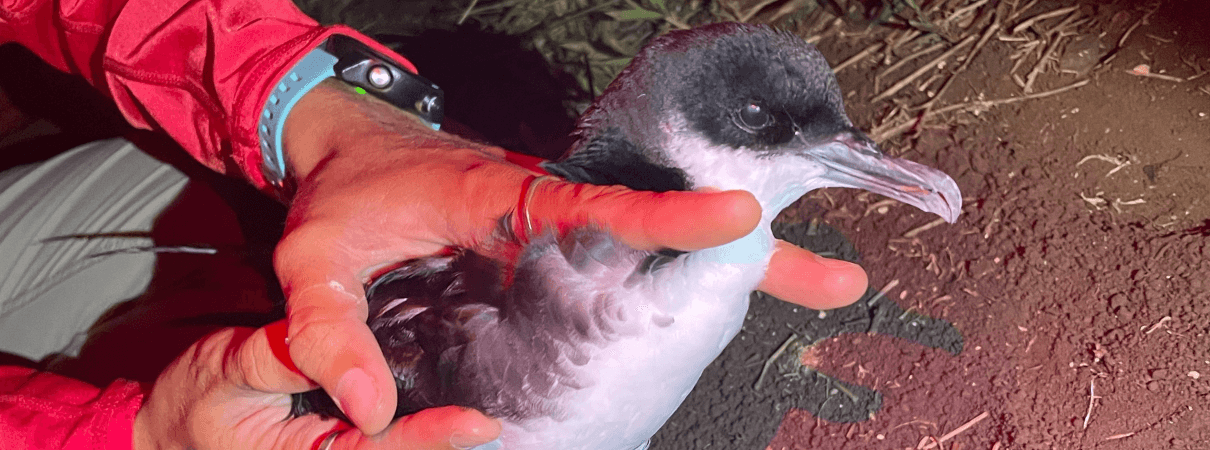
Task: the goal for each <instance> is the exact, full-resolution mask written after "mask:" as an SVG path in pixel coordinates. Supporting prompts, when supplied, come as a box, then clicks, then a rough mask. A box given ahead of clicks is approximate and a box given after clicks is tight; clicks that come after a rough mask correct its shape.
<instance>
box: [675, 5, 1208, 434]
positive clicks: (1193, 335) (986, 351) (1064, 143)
mask: <svg viewBox="0 0 1210 450" xmlns="http://www.w3.org/2000/svg"><path fill="white" fill-rule="evenodd" d="M1083 8H1084V9H1083V10H1082V11H1084V12H1085V13H1086V14H1087V15H1089V16H1091V17H1094V18H1096V19H1097V21H1096V23H1097V24H1098V26H1097V27H1095V28H1092V29H1085V30H1081V31H1082V32H1083V33H1084V34H1085V35H1086V36H1093V37H1094V38H1096V37H1098V36H1099V39H1100V40H1101V41H1102V42H1106V43H1109V44H1110V45H1112V44H1115V43H1116V42H1118V40H1119V39H1120V37H1121V36H1122V35H1123V34H1124V33H1126V30H1128V29H1129V28H1130V27H1131V26H1132V25H1133V24H1135V23H1136V22H1138V23H1139V26H1138V27H1137V28H1136V29H1134V30H1133V32H1132V34H1131V36H1130V37H1129V39H1128V40H1127V41H1126V42H1125V45H1124V46H1123V47H1122V48H1121V49H1120V50H1118V51H1117V52H1116V56H1115V57H1114V58H1113V59H1112V60H1110V61H1109V63H1108V64H1106V65H1105V66H1103V67H1100V68H1098V69H1094V70H1093V71H1092V72H1091V74H1089V75H1087V77H1088V78H1089V79H1090V80H1091V82H1090V83H1088V84H1087V85H1084V86H1082V87H1080V88H1078V89H1075V90H1072V91H1068V92H1064V93H1061V94H1057V95H1052V96H1047V97H1043V98H1038V99H1031V100H1026V101H1022V102H1019V103H1014V104H1009V105H1003V106H997V107H993V108H990V109H989V110H985V111H982V112H981V113H980V114H978V115H975V114H971V113H959V114H949V115H946V116H945V118H944V119H943V120H938V121H936V122H935V123H931V124H927V123H926V125H925V126H923V127H919V128H917V129H916V130H914V131H913V132H912V133H909V136H905V137H902V138H900V139H895V140H892V141H891V142H890V143H889V145H885V148H886V149H887V151H888V152H889V153H892V154H896V155H899V156H902V157H906V158H909V159H913V160H916V161H919V162H923V163H926V164H930V165H933V166H935V167H938V168H940V169H942V170H944V171H946V172H947V173H949V174H951V176H953V177H954V178H955V179H956V180H957V182H958V184H959V186H960V187H961V189H962V191H963V195H964V198H965V207H964V209H963V212H964V214H963V216H962V217H961V218H960V219H959V221H958V223H957V224H955V225H945V224H940V225H938V226H935V227H931V228H928V227H927V225H932V222H933V221H934V219H935V218H934V217H931V216H928V215H926V214H924V213H921V212H919V211H917V210H915V209H912V208H910V207H907V206H903V205H899V204H886V203H882V202H881V200H882V199H881V198H878V197H876V196H872V195H868V194H864V193H857V192H851V191H825V192H818V193H815V194H813V195H811V196H810V198H808V199H806V200H804V201H802V202H800V203H799V204H798V205H797V206H796V209H795V210H792V211H788V212H787V213H786V214H785V217H784V218H783V219H785V220H786V221H787V222H796V221H798V222H801V221H806V220H810V219H811V218H818V219H821V222H822V223H823V224H826V225H830V226H832V227H835V228H836V229H838V230H840V231H841V232H842V233H843V234H844V235H845V236H847V237H848V238H849V240H851V241H852V242H853V244H854V247H855V248H856V250H857V252H858V253H860V254H861V256H860V261H861V263H862V264H863V265H864V266H865V267H866V268H867V270H868V271H869V273H870V282H871V288H872V289H873V290H880V289H883V288H884V287H889V289H887V290H886V291H885V296H886V297H887V298H890V299H892V300H894V301H895V302H896V303H897V304H898V305H899V307H900V308H902V309H904V310H905V311H907V312H905V314H908V315H912V316H914V315H922V316H924V317H927V318H937V319H941V321H943V322H948V324H952V327H953V328H954V329H956V330H957V331H958V332H959V333H960V334H961V336H962V338H963V342H962V344H961V351H960V352H959V353H957V354H952V353H949V352H947V351H944V349H943V348H931V347H930V346H928V345H920V344H921V342H920V341H919V340H917V341H916V342H913V341H912V340H911V339H895V338H890V337H887V336H886V335H887V334H890V333H886V332H882V331H877V330H876V331H877V332H870V333H845V334H839V335H837V336H834V337H830V338H827V339H823V340H819V341H816V342H815V343H814V345H809V346H803V347H802V350H801V354H802V355H803V356H802V357H801V358H800V360H801V361H805V362H806V363H807V364H808V365H807V366H806V367H807V368H808V369H805V370H800V371H799V372H798V373H799V374H802V373H818V374H820V375H823V374H826V378H828V379H829V380H828V381H831V382H840V383H841V384H836V385H838V386H839V385H842V384H843V383H846V382H847V383H851V384H853V385H858V386H867V387H869V388H872V389H873V390H876V391H878V392H879V393H880V394H881V396H880V405H870V404H869V403H868V402H867V403H865V404H864V406H865V407H866V408H867V409H868V410H869V412H870V413H871V415H870V416H869V418H868V419H867V420H861V421H842V422H840V423H838V422H837V421H829V420H824V419H821V418H820V415H818V414H815V413H813V412H811V411H810V410H809V409H810V408H803V407H801V405H800V406H799V407H790V408H787V411H788V413H787V414H785V416H784V419H783V420H782V421H781V425H780V428H779V429H778V430H777V432H776V435H775V436H774V437H773V438H772V442H771V444H769V445H768V448H770V449H774V450H782V449H808V448H810V449H827V450H832V449H920V448H924V449H927V448H944V449H990V450H996V449H1121V450H1136V449H1137V450H1141V449H1159V448H1164V449H1207V448H1210V341H1208V336H1207V334H1208V333H1210V298H1208V294H1210V282H1208V281H1207V278H1208V276H1210V263H1207V262H1206V257H1207V256H1210V246H1208V245H1207V238H1206V237H1207V236H1208V235H1210V197H1208V192H1210V177H1207V175H1206V173H1207V170H1210V77H1198V78H1194V79H1192V80H1189V79H1187V78H1191V77H1194V76H1196V75H1198V74H1200V73H1204V72H1205V71H1206V70H1210V34H1208V33H1207V32H1206V28H1205V26H1206V25H1205V24H1206V23H1210V8H1206V6H1205V5H1204V4H1203V3H1201V2H1164V3H1160V4H1158V6H1157V5H1155V4H1152V5H1146V4H1137V3H1130V2H1118V3H1113V4H1101V5H1084V6H1083ZM1151 11H1154V13H1152V15H1150V16H1149V17H1147V19H1146V20H1145V21H1141V20H1142V19H1143V16H1144V15H1146V14H1148V13H1149V12H1151ZM1102 33H1103V34H1102ZM1079 38H1080V36H1075V37H1073V38H1072V39H1073V41H1078V39H1079ZM868 42H870V41H869V40H865V41H863V40H861V38H853V39H851V40H847V41H846V39H844V38H841V39H836V40H833V41H830V42H822V43H821V44H820V47H821V49H822V50H824V51H825V53H826V54H827V55H828V56H829V58H830V60H831V61H833V62H834V63H835V62H838V61H842V60H844V59H846V58H848V57H849V56H850V55H853V54H855V53H857V51H858V50H860V49H861V48H863V47H865V45H866V43H868ZM1009 48H1010V47H1009V46H1007V45H996V44H995V41H994V40H993V44H989V45H988V46H987V47H985V49H984V50H983V52H981V53H980V54H979V55H978V56H977V58H976V59H975V60H974V61H973V62H972V64H971V66H970V67H969V68H968V69H967V71H966V73H965V74H963V75H962V76H961V79H959V80H957V82H956V83H955V85H954V87H953V88H951V89H950V90H949V91H948V92H947V95H949V97H948V98H943V99H942V101H941V102H940V104H942V105H944V104H952V103H961V102H964V101H970V100H975V99H978V100H993V99H1001V98H1008V97H1011V96H1020V95H1022V94H1021V88H1020V87H1019V86H1018V85H1017V84H1016V83H1014V82H1013V80H1012V79H1011V78H1010V77H1009V76H1008V73H1007V72H1008V70H1009V69H1010V68H1011V65H1012V61H1011V60H1010V58H1009V57H1010V54H1009ZM1139 64H1149V65H1150V67H1151V70H1152V72H1153V73H1161V72H1160V71H1163V72H1162V73H1163V74H1166V75H1168V76H1170V77H1175V79H1176V80H1180V82H1176V81H1173V80H1168V79H1161V78H1154V77H1141V76H1137V75H1134V74H1131V73H1128V70H1130V69H1132V68H1134V67H1135V66H1137V65H1139ZM880 70H881V66H877V65H876V63H874V62H870V63H868V64H858V65H857V66H855V67H852V68H848V69H846V70H843V71H841V72H840V74H839V76H840V78H841V85H842V86H843V87H844V89H845V90H846V91H847V92H848V97H849V98H850V100H849V109H850V113H851V115H853V117H854V120H855V122H857V123H858V125H859V126H861V127H863V128H865V129H870V128H873V127H874V126H875V125H877V124H878V121H879V120H880V117H883V116H884V115H885V114H886V113H887V111H886V107H885V106H883V105H877V104H861V103H858V102H854V101H853V100H852V99H865V98H870V97H871V96H872V95H873V94H874V93H875V91H874V90H873V89H874V81H873V80H872V75H873V74H875V73H877V72H879V71H880ZM1078 79H1079V78H1077V76H1076V75H1072V74H1058V73H1049V74H1046V75H1043V76H1041V77H1039V79H1038V82H1039V83H1040V86H1041V89H1039V90H1038V91H1043V90H1046V89H1053V88H1057V87H1060V86H1064V85H1067V84H1070V83H1072V82H1074V81H1077V80H1078ZM884 85H885V84H884ZM922 227H925V228H924V229H923V230H921V228H922ZM767 305H770V303H762V302H755V303H754V304H753V312H752V313H751V314H750V315H751V316H759V315H760V314H762V311H760V310H761V309H763V308H767V307H768V306H767ZM909 313H910V314H909ZM903 318H904V317H903V316H899V319H901V320H902V319H903ZM812 320H814V319H812ZM762 326H763V325H754V326H753V327H752V328H757V329H762V330H763V329H765V328H761V327H762ZM794 326H797V325H789V324H783V325H782V326H781V329H782V330H783V331H785V332H786V333H788V331H786V330H787V328H793V327H794ZM774 328H776V327H774ZM751 332H752V330H750V329H746V330H745V333H751ZM786 333H783V335H784V334H786ZM783 339H784V338H783ZM770 342H771V343H772V346H769V345H765V347H764V348H763V349H749V350H748V351H754V350H755V351H759V352H762V353H759V354H752V353H749V354H733V353H732V352H730V351H729V352H728V355H725V357H728V358H733V359H734V360H736V361H748V365H749V366H752V365H755V366H757V369H759V368H760V367H759V366H760V365H761V364H763V363H764V362H765V361H766V359H767V358H769V355H771V354H773V353H774V352H775V351H776V349H777V345H779V344H782V340H780V339H773V340H770ZM753 361H755V362H753ZM811 368H813V369H815V371H812V370H810V369H811ZM783 376H784V374H783ZM755 379H756V378H755V377H748V378H747V379H746V382H745V383H744V384H743V385H738V386H734V387H733V388H734V389H740V390H742V389H746V388H747V387H748V386H751V383H752V382H754V381H755ZM835 391H836V389H832V391H831V392H833V395H836V394H834V393H835ZM848 391H853V390H852V389H848ZM858 394H859V393H858ZM857 396H858V397H860V395H857ZM849 397H853V395H849ZM817 401H821V402H823V401H827V400H826V395H825V398H824V400H817ZM673 426H674V427H675V426H676V425H673ZM734 436H735V434H733V436H732V437H733V438H734ZM671 441H682V442H683V441H685V439H665V447H664V448H704V446H702V445H700V443H699V444H695V445H693V446H690V445H684V444H683V443H682V444H681V445H675V444H672V442H671ZM766 442H768V441H766ZM718 444H719V445H714V446H711V447H710V448H749V447H728V446H726V445H725V444H722V443H721V442H718ZM657 447H658V446H657Z"/></svg>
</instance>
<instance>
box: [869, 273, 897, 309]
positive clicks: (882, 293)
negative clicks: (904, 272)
mask: <svg viewBox="0 0 1210 450" xmlns="http://www.w3.org/2000/svg"><path fill="white" fill-rule="evenodd" d="M898 285H899V279H898V278H896V279H894V280H891V282H890V283H887V284H886V286H883V287H882V290H880V291H878V293H877V294H874V296H873V297H870V301H868V302H866V305H873V304H874V302H876V301H878V300H879V299H881V298H883V297H886V293H887V292H890V291H891V289H895V286H898Z"/></svg>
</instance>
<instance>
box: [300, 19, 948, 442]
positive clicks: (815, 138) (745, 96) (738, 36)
mask: <svg viewBox="0 0 1210 450" xmlns="http://www.w3.org/2000/svg"><path fill="white" fill-rule="evenodd" d="M575 133H576V136H577V137H578V142H577V143H576V144H575V145H574V146H573V148H572V150H571V151H570V152H569V153H568V155H567V156H565V157H564V158H563V159H562V160H560V161H558V162H553V163H546V164H544V165H543V167H544V168H545V169H546V170H547V171H549V172H550V173H552V174H555V175H559V176H562V177H564V178H567V179H569V180H572V181H577V182H584V183H594V184H620V185H626V186H629V187H631V188H634V189H643V190H652V191H669V190H691V189H697V188H702V187H713V188H718V189H725V190H726V189H743V190H746V191H749V192H751V193H752V194H754V195H755V196H756V198H757V199H758V200H759V202H760V204H761V207H762V208H763V216H762V220H761V223H760V225H759V226H758V227H757V228H756V230H755V231H753V232H752V233H751V234H749V235H748V236H746V237H744V238H741V239H739V240H738V241H735V242H732V243H730V244H727V245H724V246H721V247H716V248H710V249H705V250H700V251H695V252H690V253H675V252H647V251H639V250H635V249H631V248H628V247H626V246H625V245H623V244H621V243H620V242H618V241H616V240H614V239H613V238H612V237H611V236H610V235H608V234H607V233H604V232H601V231H598V230H594V229H587V228H585V229H577V230H572V231H571V232H569V233H566V234H565V235H563V236H552V235H547V236H544V237H540V238H538V239H536V240H534V241H533V242H531V243H529V244H526V246H525V248H524V250H523V251H522V252H521V253H520V257H519V259H518V260H517V261H515V262H514V264H503V263H502V262H500V261H493V260H491V259H489V258H487V257H485V256H482V255H478V254H475V253H472V252H466V251H463V252H460V253H457V254H454V255H449V256H436V257H428V258H421V259H417V260H412V261H408V262H406V263H405V264H403V265H402V267H401V268H400V269H398V270H395V271H393V272H390V273H389V274H387V275H384V276H382V277H380V278H379V279H377V280H375V281H374V282H373V283H372V284H371V286H369V287H368V288H367V298H368V300H369V310H370V319H369V325H370V328H371V329H372V330H373V331H374V334H375V336H377V338H378V342H379V344H381V346H382V349H383V352H384V354H385V355H386V358H387V361H388V363H389V365H390V366H391V369H392V370H393V371H394V374H395V377H396V379H397V380H396V381H397V386H398V389H399V408H398V411H397V413H396V414H397V415H398V416H401V415H405V414H410V413H413V412H416V411H419V410H421V409H424V408H430V407H437V406H444V405H462V406H468V407H472V408H477V409H479V410H481V411H484V412H485V413H487V414H488V415H491V416H494V417H497V418H499V419H500V420H501V421H502V422H503V426H504V430H503V434H502V435H501V438H500V439H499V440H497V441H495V442H493V443H491V444H487V445H484V446H480V447H479V448H478V449H480V450H487V449H493V450H494V449H505V450H551V449H561V450H575V449H584V450H636V449H643V448H646V446H647V442H648V439H650V437H651V436H652V435H654V434H655V432H656V430H658V429H659V428H660V427H661V426H662V425H663V424H664V422H665V421H667V419H668V417H669V416H671V415H672V413H673V411H675V410H676V408H677V406H678V405H680V403H681V401H682V400H684V399H685V397H686V396H687V395H688V394H689V391H690V390H691V389H692V388H693V385H694V383H695V382H696V381H697V379H698V377H699V376H700V375H701V373H702V370H703V369H705V367H706V366H707V365H709V364H710V362H711V361H712V360H713V359H714V358H715V357H716V356H718V355H719V353H720V352H721V351H722V350H723V347H725V346H726V345H727V343H728V342H729V341H730V340H731V338H732V337H734V336H735V334H736V333H737V332H738V331H739V329H740V326H741V325H742V323H743V320H744V315H745V313H746V312H747V308H748V298H749V294H750V293H751V292H752V291H753V290H754V289H755V288H756V287H757V285H758V283H759V282H760V281H761V279H762V278H763V277H764V273H765V269H766V267H767V265H768V262H769V259H770V255H771V254H772V252H773V247H774V239H773V236H772V232H771V231H770V228H769V225H770V223H771V222H772V221H773V218H774V217H776V216H777V214H778V212H780V211H781V210H782V209H783V208H785V207H787V206H789V205H790V204H791V203H792V202H794V201H795V200H797V199H798V198H800V197H801V196H803V195H804V194H806V193H807V192H808V191H811V190H813V189H816V188H821V187H829V186H838V187H852V188H861V189H866V190H869V191H872V192H876V193H879V194H882V195H885V196H887V197H890V198H894V199H897V200H900V201H902V202H905V203H908V204H911V205H915V206H917V207H919V208H920V209H922V210H925V211H928V212H933V213H936V214H938V215H940V216H941V217H943V218H945V219H946V220H948V221H950V222H953V221H954V220H956V219H957V217H958V214H959V212H960V208H961V205H962V199H961V194H960V193H959V191H958V187H957V185H956V184H955V183H954V181H953V180H952V179H950V177H948V176H946V175H945V174H943V173H941V172H939V171H937V170H934V169H931V168H928V167H926V166H923V165H919V164H916V163H913V162H910V161H904V160H899V159H896V158H892V157H888V156H884V155H883V154H882V153H880V152H879V151H878V149H877V147H876V146H875V145H874V143H873V142H872V141H871V140H870V139H869V138H868V137H866V135H865V134H863V133H862V132H861V131H859V130H857V129H856V128H854V127H853V125H852V123H851V122H850V121H849V119H848V117H847V116H846V115H845V112H844V106H843V104H842V100H841V92H840V89H839V87H838V85H837V82H836V77H835V75H834V74H833V73H832V70H831V69H830V68H829V67H828V64H827V62H826V61H825V60H824V58H823V56H822V55H821V54H820V53H819V51H817V50H816V49H815V48H814V47H813V46H811V45H810V44H808V43H806V42H805V41H803V40H802V39H801V38H799V37H796V36H794V35H791V34H788V33H785V32H779V31H775V30H773V29H771V28H768V27H764V26H756V25H746V24H733V23H728V24H715V25H708V26H704V27H700V28H696V29H692V30H687V31H676V32H672V33H669V34H667V35H665V36H662V37H659V38H657V39H655V40H654V41H652V42H651V43H650V44H649V45H648V46H647V47H645V48H644V49H643V50H642V51H641V52H640V53H639V55H638V56H636V57H635V58H634V60H633V61H632V63H631V65H630V66H629V67H628V68H626V70H624V71H623V72H622V73H621V74H620V75H619V76H618V78H617V80H615V81H614V82H613V84H611V85H610V87H609V88H608V89H607V90H606V91H605V92H604V93H603V94H602V95H601V97H600V98H598V99H597V100H596V101H595V102H594V103H593V105H592V107H591V108H590V109H589V110H588V111H587V112H586V113H585V114H584V115H583V116H582V117H581V118H580V120H579V124H578V128H577V130H576V132H575ZM509 267H511V269H507V268H509ZM506 270H508V271H510V272H508V273H505V271H506ZM504 280H509V281H508V283H505V282H504ZM295 400H296V402H295V413H309V412H316V411H318V412H322V413H325V414H329V415H334V416H338V417H339V416H341V415H340V413H339V410H338V409H337V408H336V407H335V406H334V405H333V404H332V403H331V401H330V400H329V399H328V398H327V396H326V395H325V394H323V393H322V392H319V391H313V392H311V393H307V394H302V395H299V396H297V397H296V398H295Z"/></svg>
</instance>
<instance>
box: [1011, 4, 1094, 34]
mask: <svg viewBox="0 0 1210 450" xmlns="http://www.w3.org/2000/svg"><path fill="white" fill-rule="evenodd" d="M1077 9H1079V7H1078V6H1069V7H1067V8H1060V9H1056V10H1054V11H1051V12H1046V13H1042V14H1038V15H1036V16H1033V17H1030V18H1028V19H1025V20H1024V21H1022V22H1021V23H1019V24H1017V26H1015V27H1013V31H1012V34H1017V33H1020V32H1021V31H1023V30H1025V29H1026V28H1029V27H1031V26H1033V24H1035V23H1038V22H1039V21H1043V20H1046V19H1049V18H1051V17H1059V16H1061V15H1064V14H1067V13H1070V12H1072V11H1075V10H1077Z"/></svg>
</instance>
